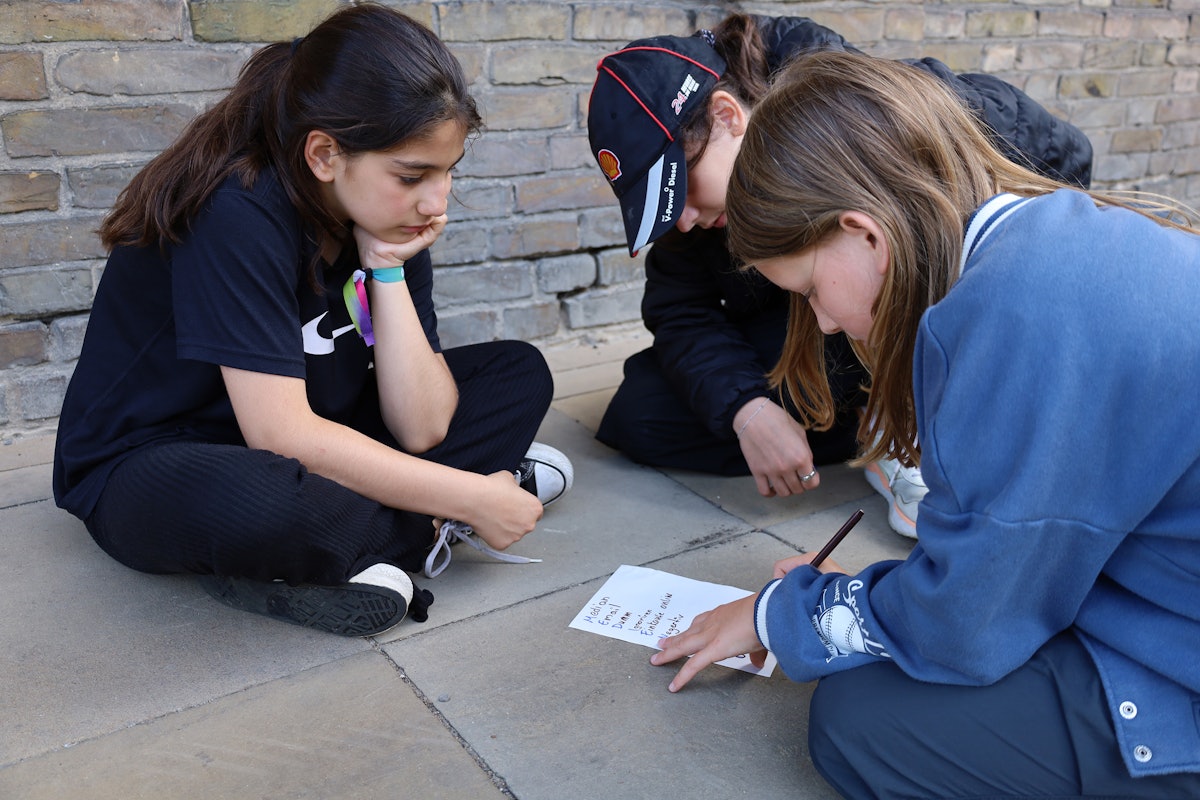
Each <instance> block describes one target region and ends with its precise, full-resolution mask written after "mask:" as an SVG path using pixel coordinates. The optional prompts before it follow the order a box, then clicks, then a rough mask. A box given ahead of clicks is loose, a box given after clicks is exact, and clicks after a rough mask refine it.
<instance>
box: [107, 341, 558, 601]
mask: <svg viewBox="0 0 1200 800" xmlns="http://www.w3.org/2000/svg"><path fill="white" fill-rule="evenodd" d="M444 355H445V357H446V362H447V363H448V364H449V366H450V370H451V372H452V373H453V375H454V378H455V381H456V382H457V384H458V391H459V402H458V408H457V410H456V412H455V415H454V418H453V420H452V421H451V423H450V429H449V433H448V434H447V436H446V439H445V440H444V441H443V442H442V443H441V444H440V445H438V446H437V447H435V448H434V449H432V450H430V451H428V452H426V453H423V454H421V457H422V458H425V459H427V460H429V461H435V462H438V463H440V464H445V465H447V466H452V467H455V468H458V469H465V470H470V471H472V472H478V473H481V474H488V473H491V472H496V471H498V470H502V469H513V468H514V467H516V465H517V463H518V462H519V461H520V460H521V458H522V457H523V456H524V455H525V452H526V450H528V448H529V445H530V443H532V441H533V437H534V435H535V434H536V433H537V429H538V426H539V425H541V422H542V419H543V418H544V417H545V414H546V410H547V409H548V408H549V406H550V400H551V397H552V395H553V378H552V377H551V375H550V370H549V368H548V367H547V366H546V362H545V359H544V358H542V355H541V353H540V352H539V351H538V350H537V349H536V348H535V347H533V346H532V345H529V344H526V343H524V342H515V341H502V342H488V343H485V344H479V345H471V346H468V347H459V348H453V349H450V350H447V351H445V353H444ZM362 427H364V428H367V429H365V430H363V432H364V433H367V434H368V435H371V436H373V437H374V438H376V439H379V440H380V441H384V442H386V443H387V444H389V445H391V446H393V447H398V446H397V445H396V443H395V440H394V439H392V438H391V437H390V435H388V434H387V432H386V430H385V429H384V428H383V425H382V422H375V423H373V424H372V423H370V422H364V424H363V426H362ZM86 522H87V528H88V530H89V531H90V532H91V534H92V537H93V538H94V539H95V540H96V542H97V544H99V545H100V547H101V548H102V549H103V550H104V551H105V552H107V553H108V554H109V555H110V556H112V557H113V558H115V559H116V560H117V561H119V562H121V563H122V564H125V565H126V566H128V567H131V568H133V569H136V570H140V571H143V572H151V573H178V572H187V573H196V574H214V575H224V576H232V577H245V578H252V579H255V580H263V581H269V580H274V579H277V578H281V579H283V580H285V581H287V582H288V583H292V584H297V583H313V584H320V585H338V584H341V583H345V582H346V580H347V579H348V578H350V577H351V576H353V575H355V574H357V573H358V572H361V571H362V570H363V569H365V568H366V567H367V566H370V565H371V564H374V563H378V562H386V563H391V564H395V565H396V566H399V567H401V568H403V569H406V570H408V571H410V572H417V571H419V570H420V569H421V566H422V564H423V561H424V557H425V554H426V552H427V551H428V550H429V547H430V545H432V543H433V536H434V533H435V532H434V529H433V526H432V524H431V521H430V517H428V516H426V515H424V514H417V513H414V512H410V511H404V510H402V509H395V508H390V507H388V506H383V505H380V504H379V503H377V502H375V501H373V500H370V499H368V498H366V497H363V496H362V495H360V494H358V493H356V492H353V491H351V490H350V489H347V488H345V487H344V486H342V485H341V484H338V483H335V482H334V481H332V480H329V479H327V478H324V477H321V476H319V475H314V474H312V473H310V472H309V471H308V470H306V469H305V468H304V466H303V465H302V464H301V463H300V462H299V461H296V460H295V459H291V458H284V457H282V456H279V455H277V454H275V453H272V452H269V451H265V450H251V449H248V448H246V447H240V446H236V445H222V444H209V443H204V442H169V443H164V444H158V445H153V446H149V447H146V448H143V449H142V450H140V451H139V452H137V453H136V454H134V455H132V456H130V457H129V458H127V459H126V460H125V461H124V462H123V463H122V464H121V465H120V466H119V467H118V468H117V469H116V470H115V471H114V472H113V474H112V476H111V478H110V480H109V482H108V484H107V485H106V487H105V489H104V493H103V494H102V495H101V497H100V502H99V504H98V505H97V507H96V510H95V512H94V513H93V514H92V515H91V517H90V518H89V519H88V520H87V521H86Z"/></svg>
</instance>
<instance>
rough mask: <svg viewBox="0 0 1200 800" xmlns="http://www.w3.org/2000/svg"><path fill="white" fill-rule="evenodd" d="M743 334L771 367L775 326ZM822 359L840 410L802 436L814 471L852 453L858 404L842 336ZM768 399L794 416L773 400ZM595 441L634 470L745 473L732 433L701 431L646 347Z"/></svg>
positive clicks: (859, 379) (855, 369)
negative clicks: (643, 466) (634, 464)
mask: <svg viewBox="0 0 1200 800" xmlns="http://www.w3.org/2000/svg"><path fill="white" fill-rule="evenodd" d="M772 322H774V320H772ZM743 334H745V336H746V339H747V341H749V342H750V343H751V344H752V345H753V346H754V348H755V349H756V350H757V351H758V353H759V363H760V364H770V365H772V366H773V365H775V364H776V363H778V361H779V355H780V353H781V352H782V348H783V335H784V328H783V325H782V324H781V323H778V322H775V324H763V325H757V326H747V327H746V328H745V329H744V330H743ZM825 360H826V364H827V365H829V373H830V374H829V378H830V387H831V389H832V390H833V393H834V397H835V398H836V400H837V402H838V404H839V407H840V408H841V411H839V413H838V416H837V419H836V420H835V422H834V425H833V427H832V428H830V429H829V430H827V431H812V430H810V431H808V446H809V447H810V448H811V449H812V452H813V459H814V461H815V463H816V464H817V465H822V464H836V463H839V462H842V461H845V460H846V459H849V458H853V457H854V456H855V455H856V454H857V452H858V442H857V435H858V408H859V407H860V406H862V405H864V404H865V403H866V397H865V395H864V394H863V393H862V392H861V391H860V389H859V386H860V385H861V384H863V383H864V382H865V381H866V371H865V370H864V369H863V367H862V365H861V364H859V363H858V360H857V359H856V358H855V356H854V353H853V351H852V350H850V347H849V345H848V344H847V343H846V341H845V338H844V337H842V336H829V337H826V348H825ZM772 399H773V400H775V401H776V402H778V403H780V404H781V405H783V407H784V408H786V409H788V411H790V412H791V413H792V416H794V417H798V416H799V415H798V414H797V412H796V409H795V406H793V405H792V404H791V402H789V401H787V400H786V399H784V398H781V396H780V395H779V394H778V393H776V394H774V395H773V396H772ZM596 438H597V439H599V440H600V441H601V442H603V443H604V444H606V445H608V446H609V447H612V448H614V449H616V450H620V451H621V452H622V453H625V454H626V455H627V456H629V457H630V458H631V459H633V460H634V461H636V462H638V463H639V464H647V465H649V466H652V467H669V468H674V469H689V470H695V471H697V472H708V473H712V474H715V475H749V474H750V467H749V466H747V464H746V458H745V456H743V455H742V449H741V446H740V445H739V444H738V440H737V437H736V436H735V435H734V432H733V431H732V430H730V431H727V432H725V433H724V434H723V435H720V436H718V435H716V434H714V433H713V432H712V431H711V430H709V428H708V427H707V426H706V425H705V424H704V422H703V421H701V419H700V418H699V417H697V416H696V414H695V413H693V412H692V410H691V408H689V406H688V403H687V400H686V399H685V398H684V395H683V394H682V392H680V391H679V390H678V389H677V388H676V387H675V386H674V385H672V384H671V383H670V381H668V379H667V376H666V374H665V373H664V372H663V370H662V367H661V366H660V365H659V361H658V356H657V354H656V353H655V352H654V349H653V348H649V349H647V350H642V351H641V352H639V353H635V354H633V355H632V356H630V357H629V358H628V359H627V360H626V361H625V377H624V380H623V381H622V382H621V385H620V386H619V387H617V391H616V394H614V395H613V398H612V400H611V401H610V402H609V405H608V409H607V410H606V411H605V412H604V418H603V419H602V420H601V422H600V427H599V429H598V430H597V431H596Z"/></svg>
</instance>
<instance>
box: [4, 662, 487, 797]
mask: <svg viewBox="0 0 1200 800" xmlns="http://www.w3.org/2000/svg"><path fill="white" fill-rule="evenodd" d="M147 688H148V689H151V690H153V688H154V687H153V685H151V686H148V687H147ZM504 796H505V795H504V793H503V792H502V791H501V790H500V789H499V788H498V787H497V786H496V785H495V784H494V783H493V780H492V776H491V775H490V774H489V773H488V772H487V771H486V770H484V769H483V768H482V767H481V766H480V765H479V764H478V763H476V761H475V760H474V759H473V757H472V756H471V754H470V753H469V751H468V750H467V749H465V748H464V747H463V745H462V743H461V741H460V740H459V739H458V738H457V737H455V736H454V735H453V734H452V733H451V731H450V730H449V729H448V728H447V727H446V726H445V724H444V723H443V722H442V720H441V718H440V717H439V716H438V715H436V714H433V713H430V711H429V710H428V709H427V708H426V706H425V704H424V703H423V702H422V701H421V699H420V698H418V697H417V695H416V694H414V692H413V691H412V689H411V688H410V687H409V686H408V685H407V684H406V683H405V681H404V679H403V677H402V676H401V674H400V673H399V671H398V670H397V668H396V666H395V665H394V664H393V663H392V662H391V661H390V660H389V659H388V658H387V657H386V656H384V655H383V654H382V653H379V652H377V651H369V652H364V653H359V654H357V655H353V656H347V657H345V658H342V659H340V660H338V661H335V662H333V663H330V664H325V665H322V666H318V667H315V668H312V669H307V670H302V671H299V672H296V673H295V674H292V675H288V676H286V677H283V678H280V679H278V680H274V681H271V682H269V683H266V684H263V685H261V686H254V687H251V688H248V689H244V690H242V691H238V692H234V693H231V694H228V695H226V696H224V697H221V698H219V699H216V700H214V701H212V702H210V703H206V704H204V705H202V706H198V707H195V708H189V709H186V710H184V711H181V712H179V713H175V714H168V715H164V716H161V717H157V718H154V719H151V720H149V721H147V722H146V723H144V724H141V725H136V726H132V727H129V728H125V729H122V730H118V731H115V732H113V733H111V734H110V735H108V736H103V737H100V738H97V739H92V740H90V741H87V742H83V743H81V744H78V745H75V746H74V747H71V748H69V749H61V750H58V751H55V752H51V753H47V754H45V755H43V756H40V757H38V758H32V759H29V760H26V761H22V762H21V763H19V764H17V765H15V766H10V767H8V768H7V769H4V770H0V797H4V798H13V799H14V800H15V799H16V798H20V799H21V800H62V798H67V797H81V798H113V799H114V800H116V799H117V798H120V800H140V799H141V798H145V800H176V798H178V800H197V799H198V798H203V799H204V800H246V798H300V797H313V798H337V799H339V800H340V799H341V798H345V799H346V800H362V799H364V798H402V797H414V798H430V799H431V800H464V799H465V798H478V799H479V800H486V799H487V798H501V797H504Z"/></svg>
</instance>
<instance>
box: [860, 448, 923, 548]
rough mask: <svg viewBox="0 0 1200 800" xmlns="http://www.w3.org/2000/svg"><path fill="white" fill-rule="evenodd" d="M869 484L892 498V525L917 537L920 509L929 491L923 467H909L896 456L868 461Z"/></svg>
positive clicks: (890, 502)
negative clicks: (922, 475) (870, 462)
mask: <svg viewBox="0 0 1200 800" xmlns="http://www.w3.org/2000/svg"><path fill="white" fill-rule="evenodd" d="M864 474H865V475H866V478H867V483H869V484H871V486H872V487H874V489H875V491H877V492H879V493H880V494H881V495H883V496H884V497H885V498H886V499H887V501H888V524H889V525H891V526H892V530H894V531H895V532H896V533H898V534H900V535H901V536H907V537H908V538H910V539H915V538H917V509H918V507H919V506H920V504H921V500H922V499H923V498H924V497H925V495H926V494H927V493H928V492H929V489H928V488H927V487H926V486H925V480H924V479H923V478H922V477H921V469H920V467H906V466H904V465H903V464H901V463H900V462H899V461H897V460H896V459H894V458H885V459H883V460H881V461H876V462H874V463H872V464H868V465H867V466H866V468H865V470H864Z"/></svg>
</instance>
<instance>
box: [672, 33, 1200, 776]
mask: <svg viewBox="0 0 1200 800" xmlns="http://www.w3.org/2000/svg"><path fill="white" fill-rule="evenodd" d="M1134 202H1137V203H1138V204H1137V205H1134ZM727 209H728V210H727V213H728V223H729V226H728V229H729V241H730V246H731V249H732V251H733V252H734V254H735V255H736V256H738V257H739V258H741V259H742V260H743V261H744V262H746V263H747V264H751V265H753V267H754V268H756V269H757V270H758V272H760V273H762V274H763V275H764V276H765V277H767V278H768V279H769V280H771V281H772V282H773V283H775V284H776V285H778V286H780V287H781V288H784V289H786V290H788V291H790V292H791V293H792V327H791V328H790V329H789V334H788V341H787V343H786V345H785V350H784V354H783V357H782V359H781V361H780V363H779V365H778V367H777V368H776V369H775V371H774V372H773V374H772V380H773V381H774V382H775V383H776V385H782V386H784V387H785V388H786V390H787V391H788V392H789V394H790V395H791V397H792V398H793V400H795V402H796V403H797V405H798V406H799V407H800V408H801V409H802V410H803V411H804V412H805V413H806V414H807V415H808V416H809V418H810V419H812V420H814V421H820V420H822V419H827V418H828V417H829V415H830V414H831V413H832V411H831V408H832V407H831V399H830V392H829V388H828V383H827V379H826V378H825V372H824V370H823V369H822V365H821V363H820V354H821V347H820V341H821V337H822V335H823V334H824V335H828V334H830V333H834V332H837V331H844V332H845V333H846V334H847V336H848V337H849V338H850V339H851V340H852V341H853V343H854V347H855V349H856V351H857V352H858V354H859V355H860V357H861V359H862V361H863V363H864V364H865V365H866V366H867V367H868V369H869V370H870V371H871V383H870V394H869V399H868V406H867V411H868V414H867V416H868V418H869V419H870V420H872V426H871V427H872V430H871V433H872V434H873V440H874V442H875V444H874V445H873V447H871V448H868V450H867V452H866V453H864V454H863V456H862V457H863V459H867V460H870V459H879V458H884V457H891V458H897V459H899V460H901V461H903V462H905V463H908V464H913V465H919V466H920V468H921V472H922V474H923V476H924V478H925V482H926V484H927V485H928V487H929V493H928V495H927V496H926V497H925V499H924V500H923V501H922V505H921V511H920V517H919V520H918V526H917V530H918V536H919V539H918V544H917V545H916V547H915V549H914V550H913V552H912V554H911V555H910V557H909V558H907V559H906V560H904V561H891V562H884V563H878V564H873V565H871V566H869V567H867V568H866V569H865V570H863V571H861V572H859V573H858V574H856V575H849V574H845V571H844V570H842V569H841V568H840V567H839V566H837V565H836V564H835V563H834V562H832V561H825V562H824V563H823V564H822V565H821V566H820V568H819V569H814V568H813V567H812V566H810V565H809V563H808V562H809V561H810V560H811V556H810V555H802V556H797V557H794V558H791V559H787V560H785V561H782V562H780V563H779V564H777V565H776V566H775V579H774V580H772V581H771V582H770V583H768V584H767V585H766V586H765V587H764V588H763V589H762V591H761V592H759V593H758V594H757V595H751V596H750V597H748V598H747V599H745V600H744V601H739V602H735V603H731V604H728V605H725V606H721V607H719V608H716V609H714V610H712V611H710V612H708V613H706V614H702V615H700V616H698V617H697V618H696V620H695V621H694V623H693V625H692V627H691V628H690V629H689V630H688V631H685V632H684V633H682V634H680V635H678V636H676V637H672V638H671V639H667V640H664V642H663V645H664V649H663V651H662V652H660V653H656V654H655V656H654V657H653V658H652V662H653V663H655V664H665V663H668V662H671V661H674V660H675V659H678V658H680V657H681V656H685V655H693V658H691V659H690V660H689V661H688V662H687V663H686V664H685V665H684V666H683V667H682V669H681V670H680V671H679V674H678V676H677V677H676V678H675V680H674V682H673V683H672V684H671V689H672V690H673V691H675V690H678V689H680V688H682V687H683V685H684V684H686V683H687V682H688V681H689V680H690V679H691V678H692V676H694V675H695V674H696V673H697V672H698V671H699V670H701V669H703V668H704V667H705V666H707V665H708V664H711V663H712V662H714V661H717V660H720V659H722V658H725V657H728V656H730V655H735V654H739V653H745V652H749V653H751V654H752V655H753V656H754V657H755V658H762V657H763V656H764V654H765V652H766V651H767V650H769V651H770V652H772V653H774V654H775V655H776V657H777V658H778V660H779V663H780V665H781V666H782V667H783V669H784V671H785V672H786V673H787V674H788V676H789V677H791V678H792V679H794V680H803V681H807V680H819V684H818V686H817V689H816V691H815V693H814V697H813V701H812V710H811V718H810V732H809V737H810V740H809V749H810V752H811V754H812V757H813V760H814V762H815V764H816V765H817V767H818V769H819V770H820V771H821V773H822V774H823V775H824V776H825V777H826V778H827V779H828V780H829V782H830V783H831V784H832V785H833V786H834V787H835V788H836V789H837V790H838V791H839V792H841V793H842V794H843V795H845V796H847V797H984V796H986V797H1096V796H1106V797H1154V798H1172V797H1180V798H1183V797H1190V798H1194V797H1200V603H1198V602H1197V598H1198V597H1200V425H1197V424H1196V419H1197V415H1198V413H1200V401H1197V400H1195V399H1194V398H1195V393H1194V392H1191V391H1187V390H1186V389H1187V388H1188V387H1189V386H1190V384H1191V383H1194V378H1195V376H1198V375H1200V314H1198V313H1197V309H1198V308H1200V235H1198V234H1200V231H1198V230H1197V229H1196V228H1195V227H1194V223H1193V222H1191V221H1189V220H1187V218H1186V216H1185V215H1184V214H1183V213H1181V211H1180V210H1178V209H1172V208H1170V207H1166V206H1162V205H1155V204H1153V203H1151V202H1149V201H1145V200H1138V201H1131V200H1122V199H1119V198H1114V197H1112V196H1104V195H1100V194H1096V193H1088V192H1084V191H1080V190H1078V189H1070V188H1067V187H1065V186H1064V185H1063V184H1060V183H1057V182H1055V181H1054V180H1051V179H1049V178H1046V177H1043V176H1039V175H1037V174H1034V173H1033V172H1030V171H1028V170H1026V169H1024V168H1021V167H1019V166H1016V165H1014V164H1013V163H1012V162H1010V161H1007V160H1006V159H1004V158H1003V156H1002V155H1000V153H998V152H997V151H996V150H995V149H994V147H993V146H992V144H991V143H990V142H989V141H988V140H987V139H986V137H985V136H983V135H981V134H980V133H979V131H978V128H977V127H976V126H975V125H974V124H973V122H972V119H971V117H970V116H969V114H968V113H967V112H966V111H965V110H964V107H963V106H962V104H961V102H960V101H959V100H957V99H956V98H955V97H954V96H953V95H952V94H951V93H949V92H948V91H946V90H945V88H944V87H943V86H942V85H940V84H939V83H938V82H937V81H935V80H930V79H929V78H928V76H926V75H923V74H921V73H919V72H917V71H915V70H911V69H904V68H902V67H899V66H896V65H894V64H891V63H889V62H884V61H880V60H877V59H875V60H872V59H866V58H864V57H862V56H860V55H857V54H853V53H844V52H827V53H817V54H813V55H810V56H806V57H804V58H802V59H800V60H798V61H797V62H796V63H795V64H794V65H793V66H791V67H790V68H788V69H787V70H786V72H785V73H784V74H783V75H781V76H780V77H779V78H778V79H777V81H776V83H775V85H774V87H773V88H772V90H771V91H770V93H769V94H768V96H767V97H766V98H765V99H764V100H763V101H762V102H761V103H760V105H759V106H758V107H757V108H756V110H755V113H754V116H753V117H752V118H751V121H750V125H749V128H748V131H747V134H746V138H745V141H744V142H743V145H742V148H741V151H740V152H739V154H738V157H737V160H736V163H735V166H734V170H733V176H732V179H731V182H730V187H729V195H728V207H727ZM1186 376H1191V377H1192V379H1193V380H1191V381H1189V380H1188V379H1187V377H1186ZM1181 379H1182V380H1181ZM1181 388H1183V389H1184V391H1180V389H1181ZM1168 398H1169V403H1168V402H1167V400H1168Z"/></svg>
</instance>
